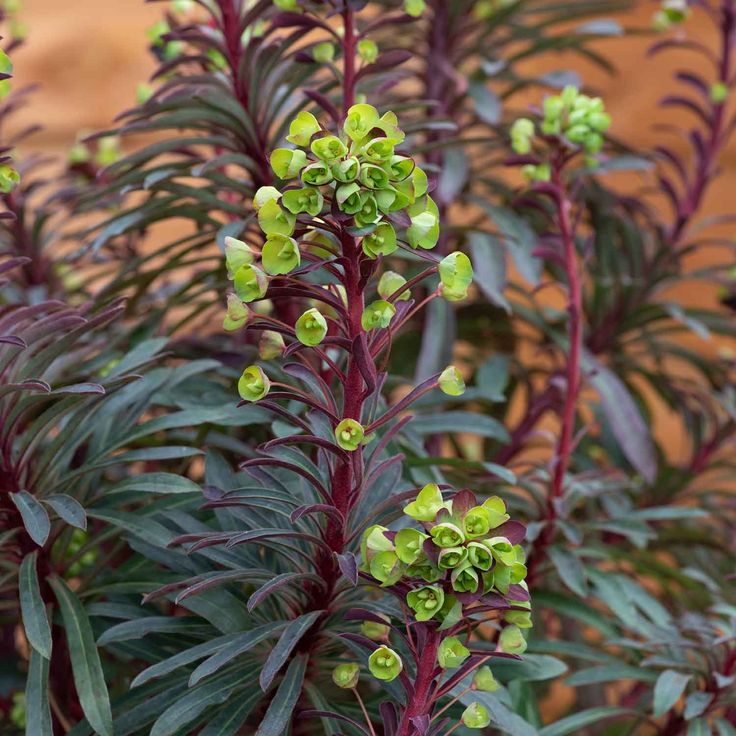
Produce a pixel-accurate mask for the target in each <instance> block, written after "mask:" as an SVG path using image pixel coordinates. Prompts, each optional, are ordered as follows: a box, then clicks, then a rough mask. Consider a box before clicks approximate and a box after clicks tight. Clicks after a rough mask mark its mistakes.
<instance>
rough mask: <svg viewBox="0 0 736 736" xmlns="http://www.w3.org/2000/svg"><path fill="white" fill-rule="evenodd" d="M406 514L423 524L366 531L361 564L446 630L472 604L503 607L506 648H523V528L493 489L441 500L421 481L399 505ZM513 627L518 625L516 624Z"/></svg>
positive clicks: (419, 615)
mask: <svg viewBox="0 0 736 736" xmlns="http://www.w3.org/2000/svg"><path fill="white" fill-rule="evenodd" d="M404 514H405V515H406V516H409V517H410V518H412V519H414V520H415V521H417V522H419V523H420V524H421V529H417V528H416V527H413V526H409V527H405V528H403V529H400V530H398V531H391V530H389V529H388V528H386V527H384V526H378V525H375V526H372V527H370V528H369V529H367V530H366V532H365V534H364V536H363V541H362V548H361V552H362V565H363V571H364V572H366V573H368V574H370V575H371V576H372V577H373V578H374V579H375V580H377V581H378V582H379V583H380V584H381V586H382V587H391V586H396V585H398V584H400V586H401V589H402V592H403V591H405V594H404V599H405V602H406V605H407V606H408V608H409V609H411V610H412V612H413V616H414V618H415V619H416V620H417V621H421V622H424V621H430V620H432V621H437V622H439V623H441V624H442V627H443V629H448V628H450V627H451V626H452V625H454V624H455V623H457V622H458V621H460V620H461V619H462V618H463V617H464V616H466V615H468V614H469V613H470V612H472V610H473V607H474V606H477V607H483V606H489V605H490V606H496V605H497V604H501V605H500V607H501V608H504V609H507V608H508V605H507V602H508V603H509V604H510V605H511V606H512V607H511V608H508V610H506V611H505V614H504V617H505V619H506V621H507V623H509V624H512V627H507V628H506V629H504V632H506V631H508V632H510V633H506V634H505V637H506V640H505V641H506V644H507V645H508V646H507V647H506V648H505V651H510V652H513V653H520V652H521V651H523V650H524V648H525V644H524V640H523V637H522V638H521V639H520V640H519V639H518V636H517V633H515V632H518V628H528V627H530V626H531V616H530V612H529V608H530V605H529V595H528V593H527V590H526V586H525V583H524V578H525V577H526V566H525V564H524V561H525V556H524V550H523V549H522V547H521V545H520V544H519V543H520V542H521V540H522V539H523V536H524V527H523V526H522V525H521V524H519V523H518V522H514V521H510V520H509V515H508V514H507V513H506V506H505V504H504V502H503V500H502V499H501V498H499V497H498V496H494V497H491V498H489V499H487V500H486V501H484V502H483V503H482V504H479V503H478V500H477V499H476V497H475V495H474V494H473V493H471V492H470V491H461V492H459V493H457V494H455V496H454V497H453V498H452V499H451V500H447V501H446V500H444V498H443V496H442V492H441V490H440V488H439V486H437V485H435V484H429V485H427V486H425V487H424V488H423V489H422V490H421V491H420V493H419V494H418V496H417V497H416V499H415V500H414V501H412V502H411V503H410V504H408V505H407V506H406V507H404ZM517 627H518V628H517Z"/></svg>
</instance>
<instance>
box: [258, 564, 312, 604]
mask: <svg viewBox="0 0 736 736" xmlns="http://www.w3.org/2000/svg"><path fill="white" fill-rule="evenodd" d="M305 578H311V579H313V580H314V579H316V580H319V582H322V581H321V579H320V578H317V576H316V575H311V574H305V573H300V572H284V573H281V575H277V576H276V577H275V578H273V579H272V580H269V581H268V582H267V583H266V584H265V585H262V586H261V587H260V588H258V590H256V591H255V593H253V595H251V597H250V598H249V599H248V610H249V611H252V610H253V609H254V608H255V607H256V606H258V605H260V604H261V603H263V601H265V600H266V598H268V597H269V596H271V595H273V594H274V593H276V592H277V591H279V590H280V589H281V588H283V587H284V586H285V585H291V583H300V584H303V582H304V579H305Z"/></svg>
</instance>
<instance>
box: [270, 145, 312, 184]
mask: <svg viewBox="0 0 736 736" xmlns="http://www.w3.org/2000/svg"><path fill="white" fill-rule="evenodd" d="M269 161H270V163H271V169H272V170H273V173H274V174H276V176H278V178H279V179H284V180H287V179H293V178H294V177H296V176H299V172H300V171H301V170H302V169H303V168H304V167H305V166H306V165H307V154H306V153H305V152H304V151H302V150H301V149H299V148H277V149H275V150H274V151H273V152H272V153H271V157H270V159H269Z"/></svg>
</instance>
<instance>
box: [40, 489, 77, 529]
mask: <svg viewBox="0 0 736 736" xmlns="http://www.w3.org/2000/svg"><path fill="white" fill-rule="evenodd" d="M43 502H44V503H47V504H48V505H49V506H51V508H52V509H53V510H54V511H56V513H57V514H58V515H59V518H61V519H63V520H64V521H65V522H66V523H67V524H71V525H72V526H75V527H77V529H86V528H87V515H86V514H85V513H84V508H83V506H82V504H81V503H79V501H77V500H76V499H75V498H72V497H71V496H67V495H66V494H65V493H59V494H56V495H54V496H47V497H46V498H44V499H43Z"/></svg>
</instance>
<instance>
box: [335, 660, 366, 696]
mask: <svg viewBox="0 0 736 736" xmlns="http://www.w3.org/2000/svg"><path fill="white" fill-rule="evenodd" d="M359 675H360V666H359V665H357V664H355V663H350V664H339V665H337V667H335V669H334V670H332V682H334V683H335V685H337V686H338V687H341V688H343V689H345V690H349V689H352V688H354V687H355V686H356V685H357V684H358V677H359Z"/></svg>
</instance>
